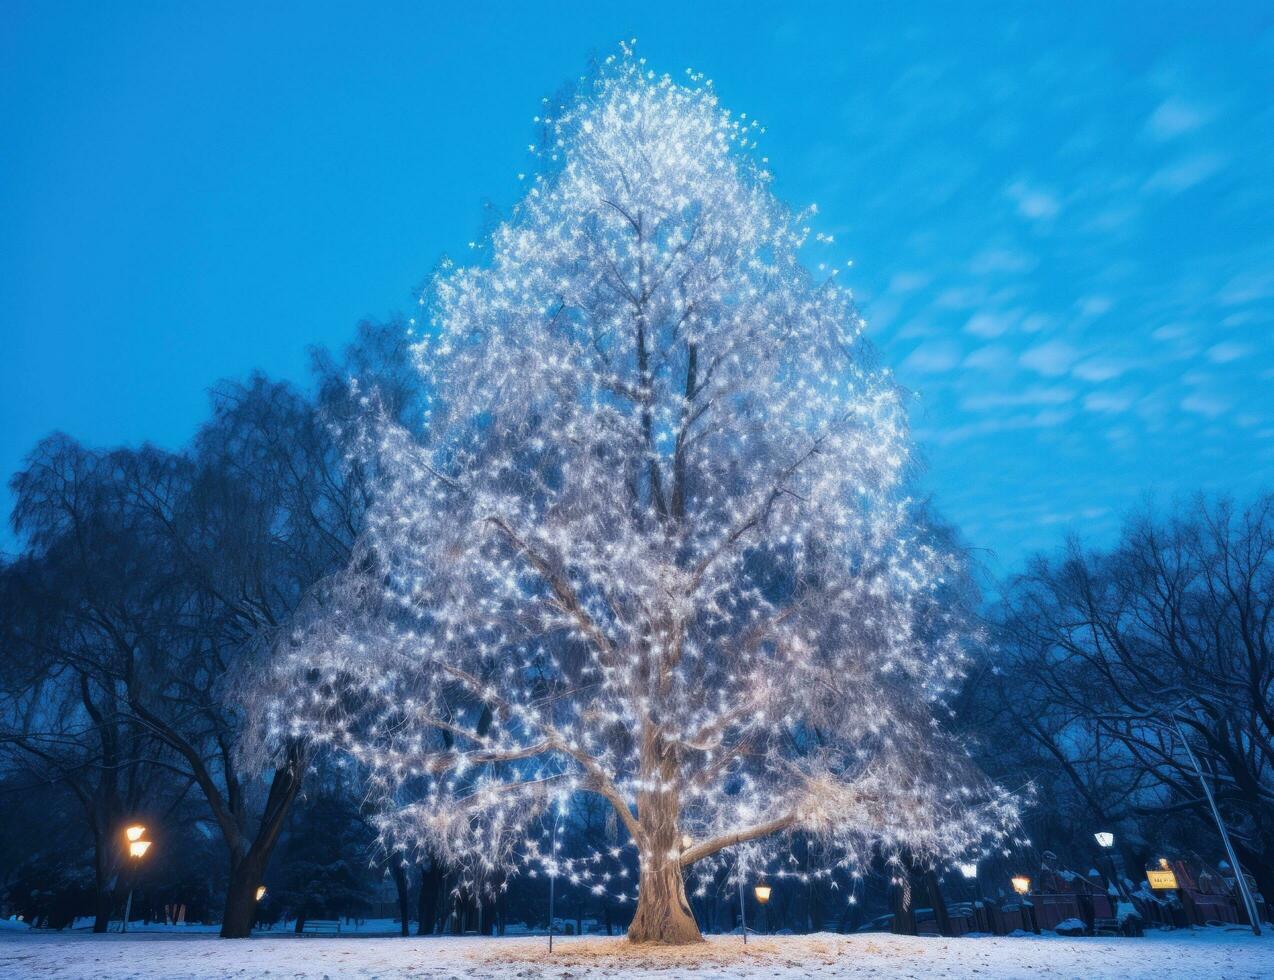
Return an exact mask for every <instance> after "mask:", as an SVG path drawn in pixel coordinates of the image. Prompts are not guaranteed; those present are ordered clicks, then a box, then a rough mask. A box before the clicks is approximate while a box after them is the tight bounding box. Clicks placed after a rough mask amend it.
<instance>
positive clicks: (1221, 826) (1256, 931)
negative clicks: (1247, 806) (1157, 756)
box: [1172, 717, 1261, 936]
mask: <svg viewBox="0 0 1274 980" xmlns="http://www.w3.org/2000/svg"><path fill="white" fill-rule="evenodd" d="M1172 723H1173V725H1175V726H1176V728H1177V734H1178V735H1180V736H1181V744H1182V745H1184V746H1185V747H1186V755H1188V756H1189V757H1190V764H1191V765H1192V766H1194V772H1195V775H1196V776H1198V777H1199V785H1200V786H1202V787H1203V795H1204V796H1206V797H1207V798H1208V806H1209V807H1211V809H1212V819H1213V820H1215V821H1216V826H1217V830H1219V831H1220V832H1221V840H1222V841H1223V842H1224V843H1225V853H1226V854H1228V855H1229V857H1230V867H1231V868H1233V869H1234V877H1235V880H1236V881H1238V884H1239V891H1240V892H1241V893H1242V895H1243V905H1244V907H1245V908H1246V909H1247V917H1248V921H1249V922H1251V923H1252V935H1254V936H1259V935H1260V934H1261V924H1260V920H1259V919H1258V918H1257V915H1256V903H1255V902H1254V901H1252V893H1251V892H1250V891H1249V890H1248V887H1247V878H1245V877H1244V876H1243V868H1242V867H1241V866H1240V865H1239V859H1238V856H1237V855H1236V854H1235V853H1234V845H1233V844H1231V843H1230V834H1229V831H1227V830H1226V829H1225V821H1223V820H1222V819H1221V811H1220V810H1218V809H1217V806H1216V800H1215V799H1213V798H1212V788H1211V787H1210V786H1209V785H1208V781H1207V779H1206V778H1205V777H1204V775H1203V769H1202V767H1201V766H1200V765H1199V760H1198V759H1196V758H1195V755H1194V749H1192V748H1190V740H1189V739H1188V738H1186V733H1185V730H1184V729H1183V728H1182V727H1181V722H1180V721H1178V720H1177V719H1176V718H1175V717H1174V718H1173V719H1172Z"/></svg>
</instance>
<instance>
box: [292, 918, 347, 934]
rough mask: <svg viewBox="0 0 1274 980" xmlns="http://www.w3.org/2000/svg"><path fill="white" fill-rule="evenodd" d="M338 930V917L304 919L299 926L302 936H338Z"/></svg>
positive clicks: (339, 928)
mask: <svg viewBox="0 0 1274 980" xmlns="http://www.w3.org/2000/svg"><path fill="white" fill-rule="evenodd" d="M340 932H341V920H340V919H306V920H305V925H303V926H302V927H301V935H303V936H338V935H340Z"/></svg>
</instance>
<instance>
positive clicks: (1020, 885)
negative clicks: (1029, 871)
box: [1012, 875, 1031, 895]
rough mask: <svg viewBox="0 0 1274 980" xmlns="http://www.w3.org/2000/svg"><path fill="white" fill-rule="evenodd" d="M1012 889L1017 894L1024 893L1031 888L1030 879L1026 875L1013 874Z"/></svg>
mask: <svg viewBox="0 0 1274 980" xmlns="http://www.w3.org/2000/svg"><path fill="white" fill-rule="evenodd" d="M1012 880H1013V890H1014V891H1015V892H1017V893H1018V894H1019V895H1025V894H1026V893H1027V892H1029V891H1030V890H1031V879H1030V878H1028V877H1026V875H1014V876H1013V879H1012Z"/></svg>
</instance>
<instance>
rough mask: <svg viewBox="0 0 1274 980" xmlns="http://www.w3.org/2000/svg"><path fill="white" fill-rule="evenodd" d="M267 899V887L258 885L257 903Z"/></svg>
mask: <svg viewBox="0 0 1274 980" xmlns="http://www.w3.org/2000/svg"><path fill="white" fill-rule="evenodd" d="M263 898H265V885H257V901H258V902H259V901H261V899H263Z"/></svg>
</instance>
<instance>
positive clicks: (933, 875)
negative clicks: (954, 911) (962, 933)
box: [924, 868, 954, 936]
mask: <svg viewBox="0 0 1274 980" xmlns="http://www.w3.org/2000/svg"><path fill="white" fill-rule="evenodd" d="M924 877H925V886H926V887H927V888H928V891H929V901H931V902H932V903H933V917H934V919H935V921H936V922H937V923H938V935H940V936H952V935H954V933H953V932H952V931H951V916H950V915H948V914H947V903H946V900H945V899H944V898H943V897H942V888H941V886H940V885H939V884H938V873H937V872H936V871H934V870H933V868H926V869H925V873H924Z"/></svg>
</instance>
